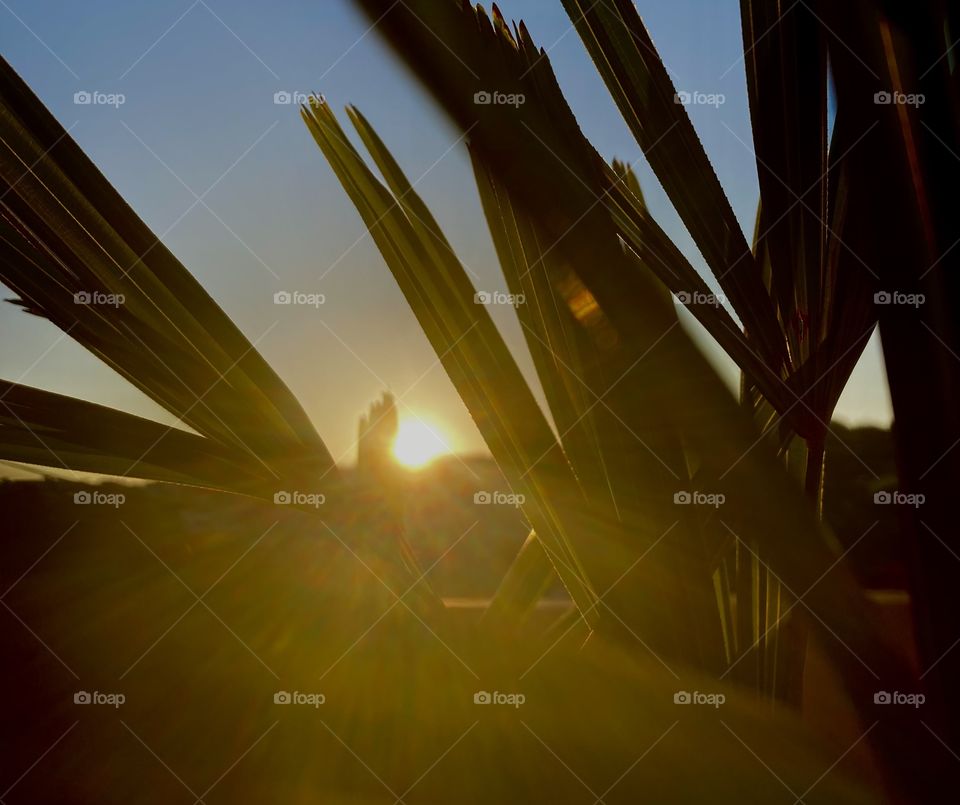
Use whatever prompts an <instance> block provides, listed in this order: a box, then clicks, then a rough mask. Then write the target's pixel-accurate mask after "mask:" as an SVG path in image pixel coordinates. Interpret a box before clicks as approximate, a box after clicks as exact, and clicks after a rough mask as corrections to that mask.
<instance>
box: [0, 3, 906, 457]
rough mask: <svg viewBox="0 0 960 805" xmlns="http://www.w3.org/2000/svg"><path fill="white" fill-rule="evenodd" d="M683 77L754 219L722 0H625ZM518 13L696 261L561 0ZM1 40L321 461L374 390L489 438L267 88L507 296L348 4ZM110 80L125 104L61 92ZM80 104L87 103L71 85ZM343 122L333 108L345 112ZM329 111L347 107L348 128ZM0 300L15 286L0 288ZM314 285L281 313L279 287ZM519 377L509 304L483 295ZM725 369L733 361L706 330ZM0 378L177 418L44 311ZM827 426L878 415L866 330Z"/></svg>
mask: <svg viewBox="0 0 960 805" xmlns="http://www.w3.org/2000/svg"><path fill="white" fill-rule="evenodd" d="M638 6H639V8H640V10H641V13H642V14H643V16H644V19H645V21H646V24H647V26H648V27H649V29H650V31H651V33H652V36H653V38H654V40H655V42H656V43H657V46H658V48H659V49H660V52H661V55H662V57H663V58H664V61H665V63H666V64H667V67H668V69H669V70H670V71H671V74H672V75H673V78H674V81H675V83H676V84H677V86H678V87H679V88H681V89H685V90H690V91H700V92H705V93H722V94H723V95H724V96H725V99H726V102H725V103H724V104H723V105H722V106H719V107H717V108H713V107H709V106H695V107H691V109H692V117H693V122H694V125H695V126H696V127H697V130H698V132H699V134H700V136H701V138H702V140H703V142H704V146H705V148H706V150H707V153H708V154H709V156H710V158H711V160H712V162H713V164H714V167H715V169H716V171H717V174H718V176H719V177H720V181H721V183H722V184H723V186H724V188H725V189H726V191H727V193H728V194H729V196H730V199H731V202H732V204H733V207H734V210H735V211H736V213H737V216H738V218H739V220H740V222H741V225H742V226H743V227H744V229H745V231H747V232H748V233H749V232H751V231H752V226H753V219H754V216H755V213H756V204H757V198H758V189H757V171H756V163H755V160H754V157H753V155H752V154H751V153H750V151H749V148H748V147H747V145H745V144H748V143H750V140H751V137H750V120H749V112H748V108H747V101H746V87H745V82H744V74H743V67H742V44H741V41H742V40H741V33H740V22H739V4H738V3H737V2H736V0H670V2H664V1H663V0H638ZM500 7H501V9H502V10H503V13H504V15H505V16H506V17H508V18H514V19H519V18H521V17H522V18H523V19H525V21H526V23H527V26H528V28H529V29H530V31H531V33H532V34H533V36H534V37H535V39H536V40H537V42H538V43H539V44H540V45H542V46H543V47H545V48H547V49H548V50H549V55H550V59H551V61H552V63H553V66H554V69H555V70H556V72H557V74H558V78H559V81H560V84H561V86H562V87H563V89H564V90H565V92H566V95H567V98H568V100H569V102H570V104H571V106H572V107H573V110H574V112H575V114H576V115H577V117H578V119H579V121H580V124H581V127H582V128H583V129H584V131H585V133H586V134H587V136H588V137H590V138H591V139H592V140H593V142H594V143H595V145H596V146H597V148H598V150H599V151H600V152H601V153H602V154H604V155H605V156H607V157H613V156H617V157H620V158H621V159H624V160H626V161H628V162H631V163H636V170H637V172H638V174H639V177H640V181H641V184H642V185H643V189H644V191H645V194H646V196H647V201H648V204H649V206H650V208H651V210H652V212H653V214H654V217H655V218H656V219H657V220H658V221H659V222H660V224H661V225H662V226H663V227H664V229H665V230H666V231H667V233H668V234H669V235H670V236H671V237H672V238H673V239H674V240H675V242H676V243H677V244H678V245H679V246H680V248H681V249H682V251H683V252H684V253H685V254H686V255H687V257H688V258H689V259H690V260H691V261H692V262H693V264H694V265H695V266H697V267H698V269H700V270H701V271H702V272H703V273H706V270H705V268H704V263H703V260H702V258H701V257H700V255H699V253H698V251H697V249H696V247H695V246H694V244H693V242H692V240H691V238H690V237H689V235H688V234H687V233H686V231H685V229H684V228H683V225H682V224H681V223H680V221H679V218H678V216H677V215H676V213H675V212H674V210H673V209H672V207H671V205H670V203H669V201H668V200H667V198H666V196H665V195H664V193H663V192H662V190H661V189H660V187H659V185H658V183H657V181H656V178H655V177H654V176H653V174H652V172H651V171H650V170H649V168H648V167H647V166H646V164H645V162H644V161H643V159H642V158H641V156H640V152H639V148H638V146H637V145H636V142H635V141H634V140H633V138H632V136H631V135H630V133H629V131H628V130H627V128H626V126H625V124H624V123H623V120H622V119H621V117H620V115H619V112H618V111H617V109H616V107H615V105H614V104H613V102H612V100H611V99H610V98H609V96H608V94H607V93H606V90H605V89H604V87H603V85H602V82H601V81H600V78H599V76H598V75H597V72H596V70H595V68H594V67H593V65H592V63H591V62H590V60H589V58H588V56H587V54H586V52H585V50H584V48H583V45H582V44H581V42H580V39H579V37H578V36H577V34H576V32H575V31H573V30H572V29H571V26H570V21H569V19H568V17H567V16H566V14H565V13H564V11H563V8H562V5H561V3H560V2H559V0H503V2H501V3H500ZM0 20H2V22H0V51H2V53H3V56H4V58H6V60H7V61H8V62H10V63H11V64H12V65H13V67H14V68H15V69H16V70H17V71H18V72H19V73H20V75H21V76H22V77H23V78H24V79H25V80H26V81H27V83H28V84H29V85H30V86H31V87H32V88H33V90H34V91H35V92H36V93H37V95H38V96H39V97H40V98H41V99H42V100H43V102H44V103H45V104H46V105H47V106H48V108H49V109H50V110H51V112H52V113H53V114H54V115H55V116H56V117H57V118H58V119H59V120H60V122H61V123H62V124H63V125H64V127H66V128H67V129H68V130H69V132H70V134H71V136H72V137H73V138H74V139H75V140H77V142H78V143H79V144H80V146H81V147H82V148H83V149H84V150H85V151H86V152H87V154H88V155H89V156H90V157H91V158H92V159H93V161H94V162H95V163H96V164H97V166H98V167H99V168H100V169H101V170H102V171H103V172H104V174H105V175H106V176H107V178H108V179H110V181H111V182H112V183H113V184H114V185H115V186H116V187H117V189H118V190H119V191H120V193H121V194H122V195H123V196H124V197H125V198H126V200H127V201H128V202H129V203H130V204H131V206H132V207H133V208H134V209H135V210H136V211H137V212H138V213H139V215H140V216H141V217H142V218H143V219H144V220H145V221H146V223H147V224H148V225H149V226H150V227H151V228H152V229H153V230H154V231H155V232H156V234H157V235H159V236H160V237H161V239H162V240H163V242H164V243H165V244H166V245H167V246H168V247H169V248H170V249H171V250H172V251H173V252H174V253H175V254H176V255H177V257H178V258H180V260H181V261H182V262H183V263H184V264H185V265H186V266H187V267H188V268H189V269H190V270H191V271H192V272H193V273H194V275H195V276H196V277H197V278H198V279H199V280H200V282H201V283H202V284H203V285H204V286H205V287H206V288H207V290H208V291H209V292H210V293H211V294H212V296H213V297H214V299H216V300H217V302H218V303H219V304H220V305H221V306H222V307H223V308H224V309H225V310H226V312H227V313H228V314H229V315H230V316H231V317H232V318H233V319H234V321H236V322H237V324H238V325H239V326H240V328H241V329H242V330H243V331H244V333H246V335H247V336H248V337H249V338H250V339H251V341H253V342H254V344H255V345H256V346H257V348H258V349H259V350H260V351H261V352H262V353H263V354H264V355H265V357H266V358H267V360H268V361H269V362H270V363H271V364H272V365H273V366H274V367H275V368H276V369H277V371H278V372H279V374H280V376H281V377H282V378H283V379H284V380H285V381H286V382H287V383H288V385H289V386H290V387H291V388H292V389H293V391H294V393H295V394H296V396H297V397H298V399H299V400H300V401H301V403H302V404H303V406H304V407H305V409H306V410H307V412H308V413H309V415H310V416H311V417H312V419H313V421H314V423H315V424H316V426H317V429H318V431H319V432H320V434H321V436H322V437H323V439H324V440H325V441H326V443H327V444H328V445H329V447H330V449H331V451H332V452H333V454H334V456H336V457H337V458H338V460H340V461H345V462H352V461H353V460H354V459H355V452H356V451H355V447H354V440H355V436H356V423H357V418H358V416H359V414H360V413H361V411H362V410H363V409H365V408H366V406H367V404H368V403H369V402H371V401H372V400H373V399H374V398H375V397H377V396H378V395H379V394H380V392H381V391H382V390H384V389H385V388H389V389H390V390H392V391H393V392H394V394H396V395H397V396H398V397H399V399H400V414H401V417H403V416H404V414H405V413H406V412H408V411H414V412H416V413H417V414H418V415H419V416H423V417H424V418H425V419H427V420H428V421H429V422H431V423H435V424H436V426H437V427H439V428H440V429H441V430H442V431H443V432H444V433H446V434H450V436H451V441H452V444H451V446H452V447H453V448H454V449H456V450H459V451H464V452H476V451H482V450H484V447H483V443H482V440H481V439H480V436H479V434H478V433H477V431H476V429H475V427H474V426H473V423H472V422H471V421H470V418H469V416H468V414H467V412H466V410H465V409H464V407H463V405H462V404H461V402H460V400H459V398H458V396H457V394H456V392H455V391H454V389H453V386H452V385H451V384H450V382H449V381H448V379H447V378H446V376H445V374H444V372H443V370H442V368H441V367H440V366H439V364H438V363H437V361H436V358H435V355H434V354H433V352H432V350H431V348H430V346H429V344H428V342H427V340H426V338H425V337H424V336H423V334H422V333H421V332H420V329H419V326H418V325H417V322H416V320H415V318H414V317H413V315H412V313H410V311H409V309H408V308H407V305H406V303H405V301H404V299H403V296H402V294H401V293H400V291H399V290H398V289H397V287H396V285H395V283H394V281H393V278H392V277H391V276H390V273H389V271H388V270H387V268H386V266H385V265H384V263H383V261H382V259H381V257H380V255H379V253H378V252H377V250H376V248H375V247H374V245H373V244H372V242H371V241H370V239H369V238H368V237H366V236H365V230H364V227H363V225H362V223H361V221H360V219H359V217H358V215H357V214H356V212H355V210H354V208H353V206H352V204H351V203H350V201H349V199H348V198H347V196H346V195H345V193H344V192H343V191H342V189H341V188H340V185H339V184H338V183H337V181H336V179H335V178H334V176H333V174H332V172H331V170H330V169H329V167H328V166H327V165H326V163H325V161H324V159H323V157H322V156H321V154H320V152H319V150H318V149H317V148H316V146H315V144H314V143H313V141H312V139H311V138H310V136H309V134H308V132H307V130H306V127H305V126H304V125H303V123H302V121H301V120H300V117H299V115H298V112H297V108H296V106H295V105H290V104H284V103H276V102H275V100H277V99H279V100H281V101H282V100H284V99H285V97H286V96H284V95H279V96H277V93H290V94H293V93H307V92H313V91H316V92H322V93H323V94H325V95H326V97H327V99H328V100H329V101H330V102H331V104H332V105H333V106H334V108H335V109H337V110H340V109H342V107H343V106H344V105H345V104H347V103H353V104H355V105H356V106H357V107H358V108H360V109H361V111H363V113H364V114H365V115H366V116H367V117H368V118H369V120H370V121H371V123H372V124H373V125H374V126H375V127H376V128H377V129H378V131H379V132H380V134H381V136H382V137H383V139H384V140H385V141H386V143H387V145H388V146H389V147H390V148H391V149H392V150H393V152H394V154H395V156H396V157H397V159H398V161H399V162H400V164H401V165H402V166H403V167H404V169H405V170H406V171H407V173H408V175H409V176H410V177H411V179H412V180H415V181H416V182H417V185H416V187H417V191H418V192H419V193H420V194H421V195H422V196H423V197H424V199H425V201H426V202H427V203H428V204H429V206H430V207H431V208H432V209H433V210H434V212H435V213H436V215H437V218H438V219H439V221H440V223H441V225H442V226H443V227H444V229H445V231H446V232H447V234H448V236H449V238H450V240H451V242H452V243H453V245H454V248H455V249H456V250H457V252H458V254H459V256H460V257H461V259H462V261H463V262H464V263H465V264H466V265H468V266H469V267H470V269H471V270H472V272H473V273H475V274H476V275H479V276H480V277H482V278H483V283H484V284H485V286H484V287H482V288H480V290H490V291H496V290H505V283H504V280H503V277H502V275H501V272H500V269H499V267H498V265H497V263H496V259H495V256H494V253H493V247H492V244H491V242H490V237H489V234H488V232H487V229H486V225H485V223H484V222H483V220H482V214H481V211H480V204H479V199H478V196H477V192H476V188H475V185H474V182H473V178H472V172H471V169H470V165H469V161H468V158H467V155H466V151H465V149H464V147H463V145H462V143H460V142H458V134H457V132H456V131H454V129H453V128H452V126H451V125H450V124H449V123H448V122H446V120H445V119H444V118H443V116H442V115H441V114H440V113H439V112H438V111H437V110H436V109H435V107H434V106H433V104H432V102H431V101H430V99H429V98H427V96H426V95H425V94H424V92H423V91H422V90H421V89H420V88H419V87H418V86H417V85H416V83H415V82H414V80H413V79H412V78H411V77H410V75H409V74H408V73H407V72H406V71H405V70H403V69H402V68H401V67H400V66H399V64H398V62H397V61H396V59H395V58H394V57H393V55H392V54H391V53H390V52H389V51H388V49H387V48H386V46H385V45H384V43H383V42H382V41H381V40H380V39H379V38H378V37H377V36H376V34H375V33H374V32H371V31H369V30H368V29H369V23H368V21H367V20H366V19H365V18H364V17H363V16H362V15H360V14H359V13H358V12H357V11H355V10H354V8H353V6H352V4H351V2H350V0H323V1H322V2H307V0H276V1H275V2H270V3H266V2H253V0H234V1H233V2H230V3H227V2H225V0H195V1H194V0H157V1H156V2H149V3H146V2H139V3H122V2H119V0H89V1H88V2H84V3H82V4H81V3H74V2H66V0H54V1H51V2H39V3H38V2H36V1H35V0H4V2H3V3H0ZM84 92H88V93H93V92H101V93H107V94H111V93H112V94H122V95H123V97H124V102H123V103H122V105H118V106H111V105H103V104H78V103H75V96H76V93H84ZM79 97H80V98H83V96H79ZM341 117H342V118H345V116H343V115H342V116H341ZM344 122H345V121H344ZM0 291H3V292H4V294H3V295H4V296H8V295H9V294H8V293H7V292H6V289H5V288H2V286H0ZM279 291H299V292H302V293H306V294H323V297H324V299H325V302H324V304H323V305H321V306H318V307H313V306H307V305H303V306H293V307H284V308H278V307H277V306H275V305H274V303H273V300H274V294H276V293H277V292H279ZM493 315H494V318H495V319H496V321H497V323H498V324H499V325H500V326H501V328H502V330H503V332H504V333H505V335H506V337H507V338H508V342H509V343H510V344H511V346H512V347H513V348H514V352H515V354H516V355H517V356H518V359H519V361H520V363H521V366H522V367H523V368H524V369H525V371H526V372H527V374H528V377H530V378H533V377H534V374H533V371H532V363H531V361H530V360H529V357H528V355H527V353H526V350H525V347H524V345H523V339H522V336H521V333H520V329H519V326H518V325H517V323H516V320H515V317H514V315H513V313H512V311H511V310H510V308H509V307H507V306H502V307H499V308H496V307H495V308H493ZM702 343H703V344H704V347H705V349H707V351H708V353H709V354H710V355H711V356H712V357H714V358H715V362H716V364H717V365H718V366H719V367H720V368H721V371H722V372H723V373H724V375H725V376H726V377H727V378H728V379H729V380H730V381H731V383H733V382H734V381H735V376H736V374H735V370H734V369H733V367H732V366H731V365H730V364H729V363H728V362H727V361H726V359H725V358H724V357H723V356H722V355H721V354H720V353H719V351H718V350H717V349H715V348H712V347H711V346H710V345H709V344H708V343H707V342H706V340H704V341H703V342H702ZM0 377H3V378H4V379H7V380H15V381H19V382H22V383H25V384H28V385H33V386H37V387H41V388H45V389H50V390H53V391H58V392H61V393H68V394H72V395H75V396H79V397H83V398H85V399H90V400H94V401H96V402H100V403H104V404H107V405H111V406H114V407H117V408H121V409H124V410H128V411H131V412H133V413H137V414H140V415H142V416H148V417H152V418H155V419H158V420H161V421H164V422H172V419H171V418H170V417H169V416H168V415H166V414H165V413H164V412H163V411H162V410H161V409H160V408H159V407H158V406H156V405H155V404H153V403H152V402H151V401H150V400H149V399H147V398H146V397H144V396H143V395H142V394H141V393H140V392H138V391H137V390H135V389H133V388H132V387H131V386H129V384H127V383H126V382H125V381H124V380H123V379H122V378H120V377H119V376H117V375H115V374H114V373H113V372H112V371H111V370H110V369H108V368H107V367H106V366H104V365H102V364H100V363H99V362H98V361H97V360H96V359H95V358H93V357H92V356H91V355H89V354H88V353H86V352H85V351H84V350H83V349H82V348H81V347H79V346H77V345H76V344H74V343H73V342H71V341H70V339H69V338H68V337H64V336H63V334H62V333H61V332H60V331H59V330H57V329H56V328H54V327H53V326H52V325H50V324H49V323H47V322H45V321H42V320H40V319H37V318H35V317H32V316H29V315H27V314H25V313H23V312H22V311H21V310H20V309H19V308H16V307H15V306H13V305H8V304H3V305H2V306H0ZM837 418H838V419H839V420H841V421H843V422H845V423H848V424H881V425H886V424H888V423H889V421H890V418H891V410H890V403H889V396H888V393H887V388H886V381H885V379H884V375H883V369H882V364H881V360H880V355H879V346H878V341H877V338H876V337H875V338H874V340H873V341H872V342H871V344H870V346H869V347H868V350H867V354H866V355H865V357H864V359H863V360H862V361H861V364H860V365H859V366H858V368H857V370H856V372H855V373H854V377H853V379H852V381H851V383H850V385H849V387H848V389H847V391H846V392H845V394H844V396H843V398H842V399H841V402H840V406H839V408H838V412H837Z"/></svg>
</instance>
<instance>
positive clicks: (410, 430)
mask: <svg viewBox="0 0 960 805" xmlns="http://www.w3.org/2000/svg"><path fill="white" fill-rule="evenodd" d="M450 452H452V451H451V449H450V446H449V440H448V439H446V438H445V436H444V434H443V433H442V432H441V431H440V430H439V429H438V428H437V427H436V426H435V425H434V424H433V423H430V422H424V421H423V420H420V419H404V420H402V421H401V422H400V427H399V429H398V430H397V438H396V439H395V440H394V442H393V457H394V458H395V459H396V460H397V461H398V462H400V463H401V464H402V465H403V466H404V467H409V468H410V469H417V468H418V467H422V466H424V465H425V464H427V463H428V462H430V461H432V460H433V459H435V458H437V456H443V455H447V454H449V453H450Z"/></svg>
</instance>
